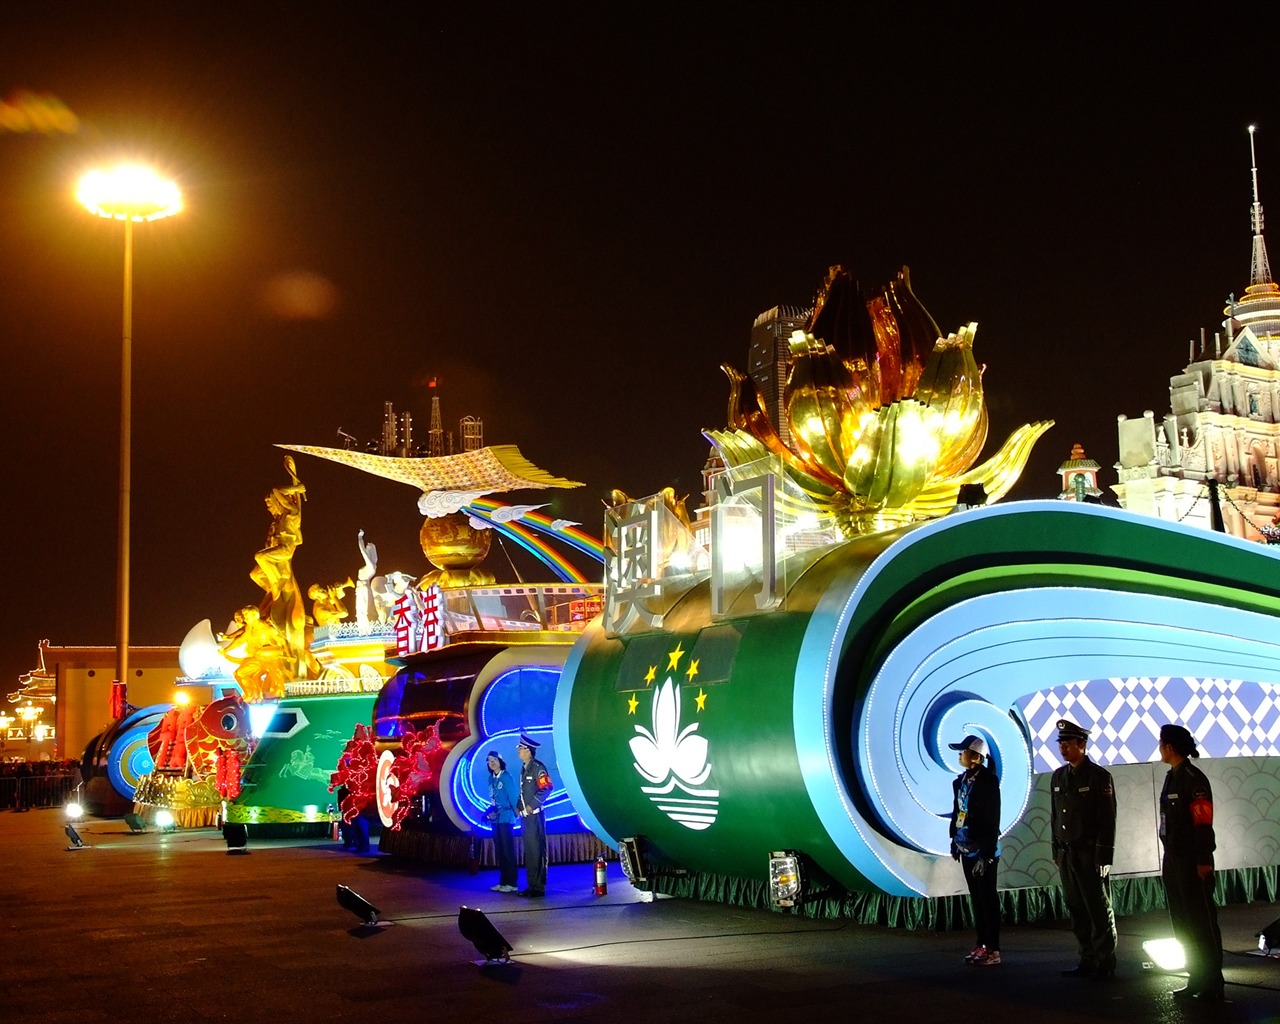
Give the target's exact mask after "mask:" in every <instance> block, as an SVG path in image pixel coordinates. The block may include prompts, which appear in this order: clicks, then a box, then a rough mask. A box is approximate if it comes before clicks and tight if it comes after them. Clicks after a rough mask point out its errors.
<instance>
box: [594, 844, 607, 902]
mask: <svg viewBox="0 0 1280 1024" xmlns="http://www.w3.org/2000/svg"><path fill="white" fill-rule="evenodd" d="M606 872H607V869H606V868H605V863H604V854H603V853H602V854H600V856H599V857H597V858H596V895H597V896H604V895H606V894H607V893H608V892H609V876H608V874H607V873H606Z"/></svg>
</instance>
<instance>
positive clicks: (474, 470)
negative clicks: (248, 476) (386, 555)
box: [276, 444, 582, 494]
mask: <svg viewBox="0 0 1280 1024" xmlns="http://www.w3.org/2000/svg"><path fill="white" fill-rule="evenodd" d="M276 447H277V448H287V449H288V450H289V451H294V452H304V453H305V454H307V455H315V456H317V457H318V458H321V459H328V460H329V461H330V462H339V463H341V464H342V465H344V466H351V467H352V468H353V469H359V470H362V471H363V472H365V473H372V474H373V475H374V476H380V477H385V478H386V479H388V480H396V481H399V482H400V483H402V484H410V485H412V486H414V487H417V488H419V489H420V490H421V491H422V492H423V493H424V494H431V493H432V492H435V491H446V492H463V491H469V492H473V493H474V492H478V493H480V494H492V493H494V492H497V491H516V490H521V489H523V488H545V487H581V486H582V484H581V483H579V482H578V481H576V480H565V479H564V478H563V477H558V476H552V475H551V474H550V473H548V472H547V471H546V470H543V469H539V468H538V467H537V466H535V465H534V464H533V463H532V462H530V461H529V460H528V459H526V458H525V457H524V456H523V455H521V454H520V449H519V448H517V447H516V446H515V445H513V444H499V445H491V446H489V447H487V448H477V449H476V450H475V451H471V452H463V453H462V454H460V455H440V456H436V457H434V458H425V459H400V458H396V457H394V456H387V455H370V454H367V453H366V452H355V451H347V450H345V449H342V448H318V447H313V446H311V445H304V444H281V445H277V446H276Z"/></svg>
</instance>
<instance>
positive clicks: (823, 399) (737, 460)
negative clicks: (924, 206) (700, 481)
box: [705, 267, 1053, 536]
mask: <svg viewBox="0 0 1280 1024" xmlns="http://www.w3.org/2000/svg"><path fill="white" fill-rule="evenodd" d="M977 329H978V325H977V324H976V323H970V324H968V325H967V326H965V327H962V328H961V329H960V330H959V331H957V332H956V333H954V334H949V335H947V336H946V337H942V336H941V332H940V331H939V330H938V326H937V324H936V323H935V322H934V320H933V317H931V316H930V315H929V313H928V311H927V310H926V309H925V308H924V306H923V305H921V303H920V301H919V300H918V299H917V298H916V297H915V295H914V293H913V292H912V291H911V281H910V276H909V271H908V268H907V267H903V268H902V269H901V270H900V271H899V272H898V275H897V277H896V279H895V280H894V281H893V282H892V283H890V284H888V285H886V286H885V287H884V288H883V289H882V290H881V292H880V293H879V294H878V295H875V296H873V297H872V298H870V299H867V298H865V297H864V296H863V295H861V294H860V293H859V292H858V289H857V287H856V285H854V283H853V280H852V278H851V277H850V276H849V274H848V272H847V271H846V270H845V269H844V268H843V267H832V268H831V270H830V272H829V273H828V275H827V279H826V281H825V282H824V284H823V287H822V290H821V292H820V293H819V296H818V299H817V301H816V302H815V304H814V310H813V313H812V314H810V317H809V321H808V323H807V325H806V329H805V331H803V332H802V331H796V332H795V333H794V334H793V335H792V337H791V342H790V344H791V369H790V373H789V375H788V378H787V384H786V390H785V393H784V396H783V399H784V401H783V405H784V411H783V415H785V417H786V420H787V427H788V432H789V434H790V438H791V443H790V444H789V445H788V444H786V443H784V441H783V439H782V434H781V433H780V432H779V430H778V429H777V424H774V423H773V422H771V421H770V419H769V415H768V413H767V411H766V406H765V404H764V402H763V401H762V399H761V396H760V394H759V392H758V390H757V389H756V386H755V383H754V382H753V381H752V380H751V378H749V377H747V376H745V375H744V374H742V373H739V372H738V371H737V370H735V369H733V368H732V367H730V366H725V367H723V369H724V371H725V373H726V374H728V376H729V381H730V396H729V429H728V430H719V431H715V430H710V431H706V432H705V433H706V437H707V438H708V440H710V441H711V442H712V443H713V444H714V445H715V446H716V447H717V448H718V449H719V451H720V454H721V456H722V457H723V458H724V460H725V465H726V466H727V467H728V468H729V471H730V473H732V472H734V470H735V469H739V468H741V467H744V466H747V465H748V464H751V463H754V462H757V461H758V460H760V459H763V458H766V457H767V456H769V455H770V454H772V455H775V456H777V457H779V458H780V459H781V460H782V465H783V469H784V471H785V472H786V474H787V476H788V477H790V478H791V480H792V481H794V482H795V483H796V484H797V485H798V486H799V487H800V489H801V490H802V491H804V493H805V495H806V496H807V497H808V499H809V500H810V501H811V502H812V503H813V504H814V505H815V506H816V507H817V510H818V511H819V512H820V513H824V514H826V515H829V516H831V517H833V518H834V519H835V521H836V522H837V523H838V525H839V527H840V529H841V531H842V532H843V533H844V534H845V535H846V536H854V535H856V534H863V533H875V532H878V531H881V530H887V529H893V528H894V527H896V526H901V525H903V524H905V523H909V522H913V521H916V520H922V519H933V518H936V517H938V516H941V515H945V514H946V513H947V512H949V511H950V510H951V509H952V508H954V507H955V504H956V498H957V494H958V493H959V490H960V487H961V486H962V485H964V484H981V485H982V487H983V488H984V490H985V491H986V495H987V500H988V501H997V500H999V499H1000V498H1002V497H1004V496H1005V494H1007V493H1008V492H1009V489H1010V488H1011V487H1012V486H1013V485H1014V483H1015V482H1016V481H1017V479H1018V477H1019V476H1020V475H1021V474H1022V470H1023V468H1024V467H1025V466H1026V463H1027V458H1028V457H1029V456H1030V454H1031V449H1032V447H1033V446H1034V445H1035V442H1036V441H1037V440H1038V439H1039V438H1040V437H1041V435H1043V434H1044V432H1045V431H1046V430H1048V429H1049V428H1050V427H1051V426H1053V421H1052V420H1042V421H1039V422H1036V423H1029V424H1026V425H1024V426H1022V427H1019V428H1018V429H1017V430H1015V431H1014V432H1013V433H1012V434H1011V435H1010V436H1009V438H1008V439H1007V440H1006V441H1005V443H1004V445H1003V446H1002V447H1001V448H1000V450H999V451H998V452H996V454H995V455H993V456H992V457H991V458H990V459H988V460H987V461H986V462H983V463H981V464H980V465H978V466H974V465H973V464H974V462H975V461H976V460H977V458H978V455H979V454H980V453H981V451H982V447H983V445H984V444H985V443H986V440H987V408H986V403H985V401H984V398H983V392H982V368H981V367H979V366H978V364H977V363H976V362H975V361H974V357H973V338H974V334H975V333H976V332H977ZM841 352H844V353H848V354H847V355H844V356H842V355H841Z"/></svg>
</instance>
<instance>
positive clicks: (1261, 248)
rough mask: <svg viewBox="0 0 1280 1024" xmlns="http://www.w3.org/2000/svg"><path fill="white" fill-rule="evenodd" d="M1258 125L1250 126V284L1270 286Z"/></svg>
mask: <svg viewBox="0 0 1280 1024" xmlns="http://www.w3.org/2000/svg"><path fill="white" fill-rule="evenodd" d="M1256 130H1257V126H1256V125H1252V124H1251V125H1249V156H1250V158H1251V159H1252V161H1253V209H1252V211H1251V216H1252V220H1253V267H1252V272H1251V274H1250V280H1249V283H1250V284H1270V283H1271V265H1270V264H1269V263H1268V262H1267V244H1266V242H1264V241H1263V239H1262V202H1261V201H1260V200H1259V199H1258V154H1257V152H1256V151H1255V149H1254V145H1253V133H1254V132H1255V131H1256Z"/></svg>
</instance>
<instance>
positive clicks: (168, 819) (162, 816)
mask: <svg viewBox="0 0 1280 1024" xmlns="http://www.w3.org/2000/svg"><path fill="white" fill-rule="evenodd" d="M156 828H158V829H160V830H161V831H162V832H172V831H173V830H174V829H175V828H177V826H176V825H175V824H174V821H173V813H172V812H171V811H166V810H164V809H163V808H161V809H160V810H158V811H156Z"/></svg>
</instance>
